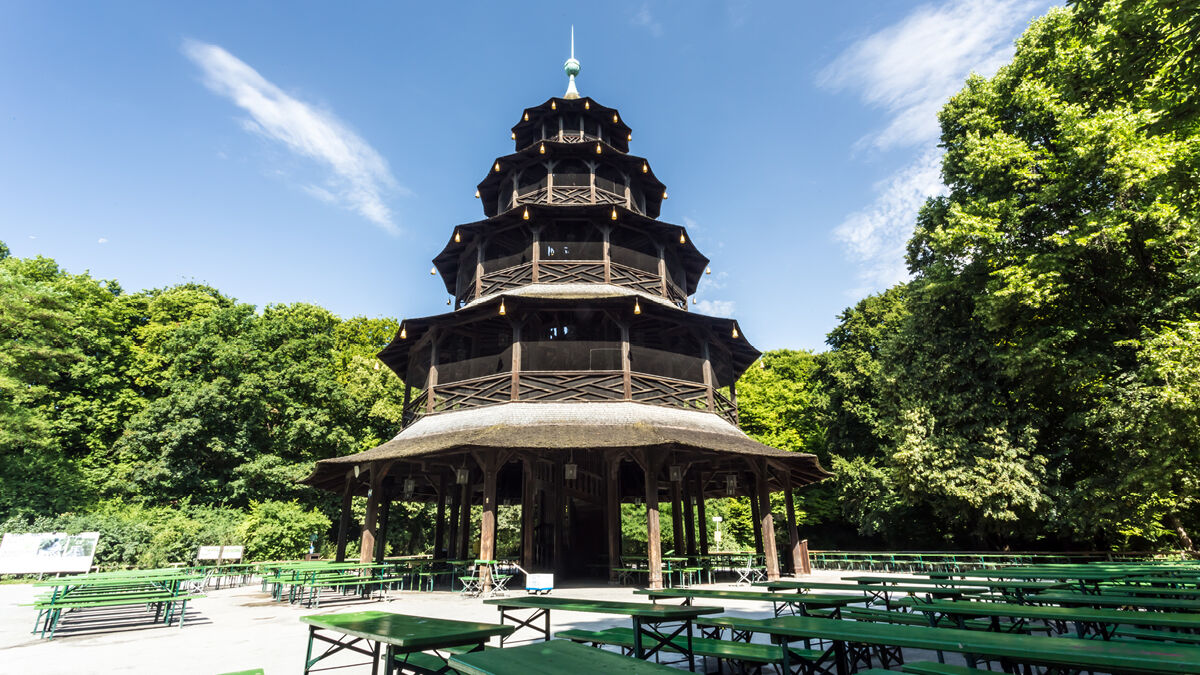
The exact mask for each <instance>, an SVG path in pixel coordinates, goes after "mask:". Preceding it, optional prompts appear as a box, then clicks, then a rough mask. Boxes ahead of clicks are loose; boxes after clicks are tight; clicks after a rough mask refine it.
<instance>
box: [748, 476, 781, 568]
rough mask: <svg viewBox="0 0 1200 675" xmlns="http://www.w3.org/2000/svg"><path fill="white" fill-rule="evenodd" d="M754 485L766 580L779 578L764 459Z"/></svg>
mask: <svg viewBox="0 0 1200 675" xmlns="http://www.w3.org/2000/svg"><path fill="white" fill-rule="evenodd" d="M757 464H758V466H757V468H758V471H757V474H758V475H757V476H755V480H754V482H755V487H756V488H757V489H758V502H759V506H758V511H759V518H760V521H759V522H760V523H761V524H762V526H761V528H760V529H762V540H763V555H764V556H766V558H767V581H778V580H779V551H778V550H777V549H776V547H775V517H774V516H772V515H771V492H770V486H769V485H768V484H767V481H768V479H769V478H770V474H769V473H768V469H767V462H766V460H761V461H759V462H758V463H757Z"/></svg>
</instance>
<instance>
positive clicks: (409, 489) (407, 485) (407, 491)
mask: <svg viewBox="0 0 1200 675" xmlns="http://www.w3.org/2000/svg"><path fill="white" fill-rule="evenodd" d="M416 489H417V481H415V480H413V479H411V478H405V479H404V498H405V499H412V496H413V491H414V490H416Z"/></svg>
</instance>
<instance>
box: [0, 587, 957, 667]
mask: <svg viewBox="0 0 1200 675" xmlns="http://www.w3.org/2000/svg"><path fill="white" fill-rule="evenodd" d="M840 576H841V573H837V572H817V573H815V574H813V575H812V576H811V577H809V578H812V579H814V580H815V579H820V580H822V581H833V580H836V579H838V578H839V577H840ZM850 576H852V575H850ZM711 587H712V588H734V586H732V585H729V584H714V585H713V586H711ZM742 588H743V589H744V588H745V587H744V586H743V587H742ZM39 590H40V589H39ZM516 593H520V591H517V592H516ZM35 594H36V591H35V589H34V588H33V587H32V586H29V585H16V584H13V585H0V673H20V674H26V673H74V674H78V673H179V674H191V673H195V674H196V675H214V674H216V673H225V672H230V671H239V670H246V669H250V668H263V669H264V670H265V672H266V675H281V674H285V673H288V674H290V673H301V672H302V671H303V662H304V653H305V647H306V643H307V631H306V629H305V626H304V625H303V624H301V623H300V621H299V617H301V616H306V615H310V614H335V613H338V612H350V611H362V610H380V611H386V612H398V613H403V614H416V615H421V616H430V617H439V618H445V619H463V620H474V621H487V622H493V623H498V622H499V612H498V611H497V609H496V608H495V607H492V606H490V605H484V604H483V603H482V602H481V601H480V600H478V599H472V598H462V597H459V596H458V595H457V594H454V593H445V592H434V593H420V592H411V591H392V592H390V593H389V595H388V598H387V599H385V600H382V601H380V600H361V599H356V600H333V601H328V602H322V604H321V606H320V608H318V609H316V610H312V609H307V608H305V607H301V606H289V605H288V604H286V603H278V602H273V601H272V600H271V598H270V596H268V595H267V594H265V593H263V592H262V591H261V590H260V587H259V585H258V584H257V583H256V584H253V585H250V586H242V587H238V588H222V589H220V590H210V591H209V592H208V595H207V597H206V598H204V599H201V600H196V601H194V602H192V603H189V604H188V610H187V620H186V622H185V625H184V627H183V628H182V629H180V628H178V627H177V626H173V627H170V628H166V627H163V626H161V625H159V624H155V623H153V616H152V615H150V614H147V613H145V612H143V611H141V608H134V611H130V609H129V608H118V609H114V610H112V611H104V610H99V609H96V610H88V611H83V612H76V613H73V614H68V615H65V616H64V618H63V620H62V622H61V623H60V624H59V630H58V632H57V633H56V634H55V637H54V639H53V640H43V639H40V638H38V637H37V636H36V635H32V634H30V632H29V631H30V630H31V629H32V627H33V620H34V618H35V616H36V612H35V610H34V609H33V608H32V607H22V606H20V605H22V604H23V603H30V602H32V601H33V598H34V595H35ZM510 594H511V593H510ZM554 595H557V596H561V597H572V598H587V599H595V600H622V601H634V602H644V601H645V598H643V597H639V596H634V595H633V589H632V588H631V587H627V586H626V587H620V586H607V585H575V584H568V585H567V586H565V587H560V588H558V589H556V590H555V591H554ZM704 604H717V603H712V602H706V603H704ZM720 605H721V606H723V607H725V609H726V613H727V614H739V615H743V616H753V617H769V616H771V608H770V606H769V605H768V604H766V603H756V602H721V603H720ZM551 619H552V620H553V624H552V629H553V630H565V629H567V628H587V629H600V628H607V627H610V626H627V625H629V620H628V619H627V618H624V617H620V616H613V615H603V614H581V613H577V612H554V613H552V615H551ZM905 657H906V659H908V660H909V661H916V660H925V659H933V658H935V657H934V655H933V654H932V653H915V652H911V651H906V654H905ZM362 658H363V657H361V656H357V655H353V654H348V655H346V654H340V655H336V656H334V657H331V658H329V659H327V660H326V661H324V662H323V663H322V664H321V665H330V666H334V665H344V664H353V663H355V662H358V661H361V660H362ZM947 661H949V662H961V661H959V660H957V659H955V658H953V657H951V655H947ZM708 666H709V668H713V667H715V662H713V661H709V663H708ZM342 672H345V673H367V672H369V669H368V668H366V667H358V668H348V669H346V670H344V671H342Z"/></svg>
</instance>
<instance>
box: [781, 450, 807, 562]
mask: <svg viewBox="0 0 1200 675" xmlns="http://www.w3.org/2000/svg"><path fill="white" fill-rule="evenodd" d="M792 501H793V495H792V474H791V472H790V471H785V472H783V503H784V504H785V505H786V507H787V527H788V544H789V545H790V548H791V549H792V574H793V575H796V576H798V575H801V574H804V563H803V561H802V560H801V558H800V531H799V530H798V529H797V528H796V506H795V504H793V503H792Z"/></svg>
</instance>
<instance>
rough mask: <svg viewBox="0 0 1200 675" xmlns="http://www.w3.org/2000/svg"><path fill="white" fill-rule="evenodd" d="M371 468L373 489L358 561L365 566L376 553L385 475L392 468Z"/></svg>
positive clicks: (379, 465) (379, 466)
mask: <svg viewBox="0 0 1200 675" xmlns="http://www.w3.org/2000/svg"><path fill="white" fill-rule="evenodd" d="M370 467H371V469H370V471H371V479H370V480H371V483H370V484H371V487H370V489H369V490H367V515H366V517H365V518H363V531H362V543H361V545H360V546H359V549H358V561H359V562H360V563H364V564H365V563H369V562H371V558H372V557H373V554H374V553H375V538H376V535H377V531H376V528H377V527H378V523H377V522H376V519H377V518H378V515H379V502H380V500H381V499H382V497H383V489H382V488H383V474H384V472H385V471H386V470H387V469H388V468H390V466H383V465H382V464H380V463H379V462H372V463H371V464H370Z"/></svg>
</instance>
